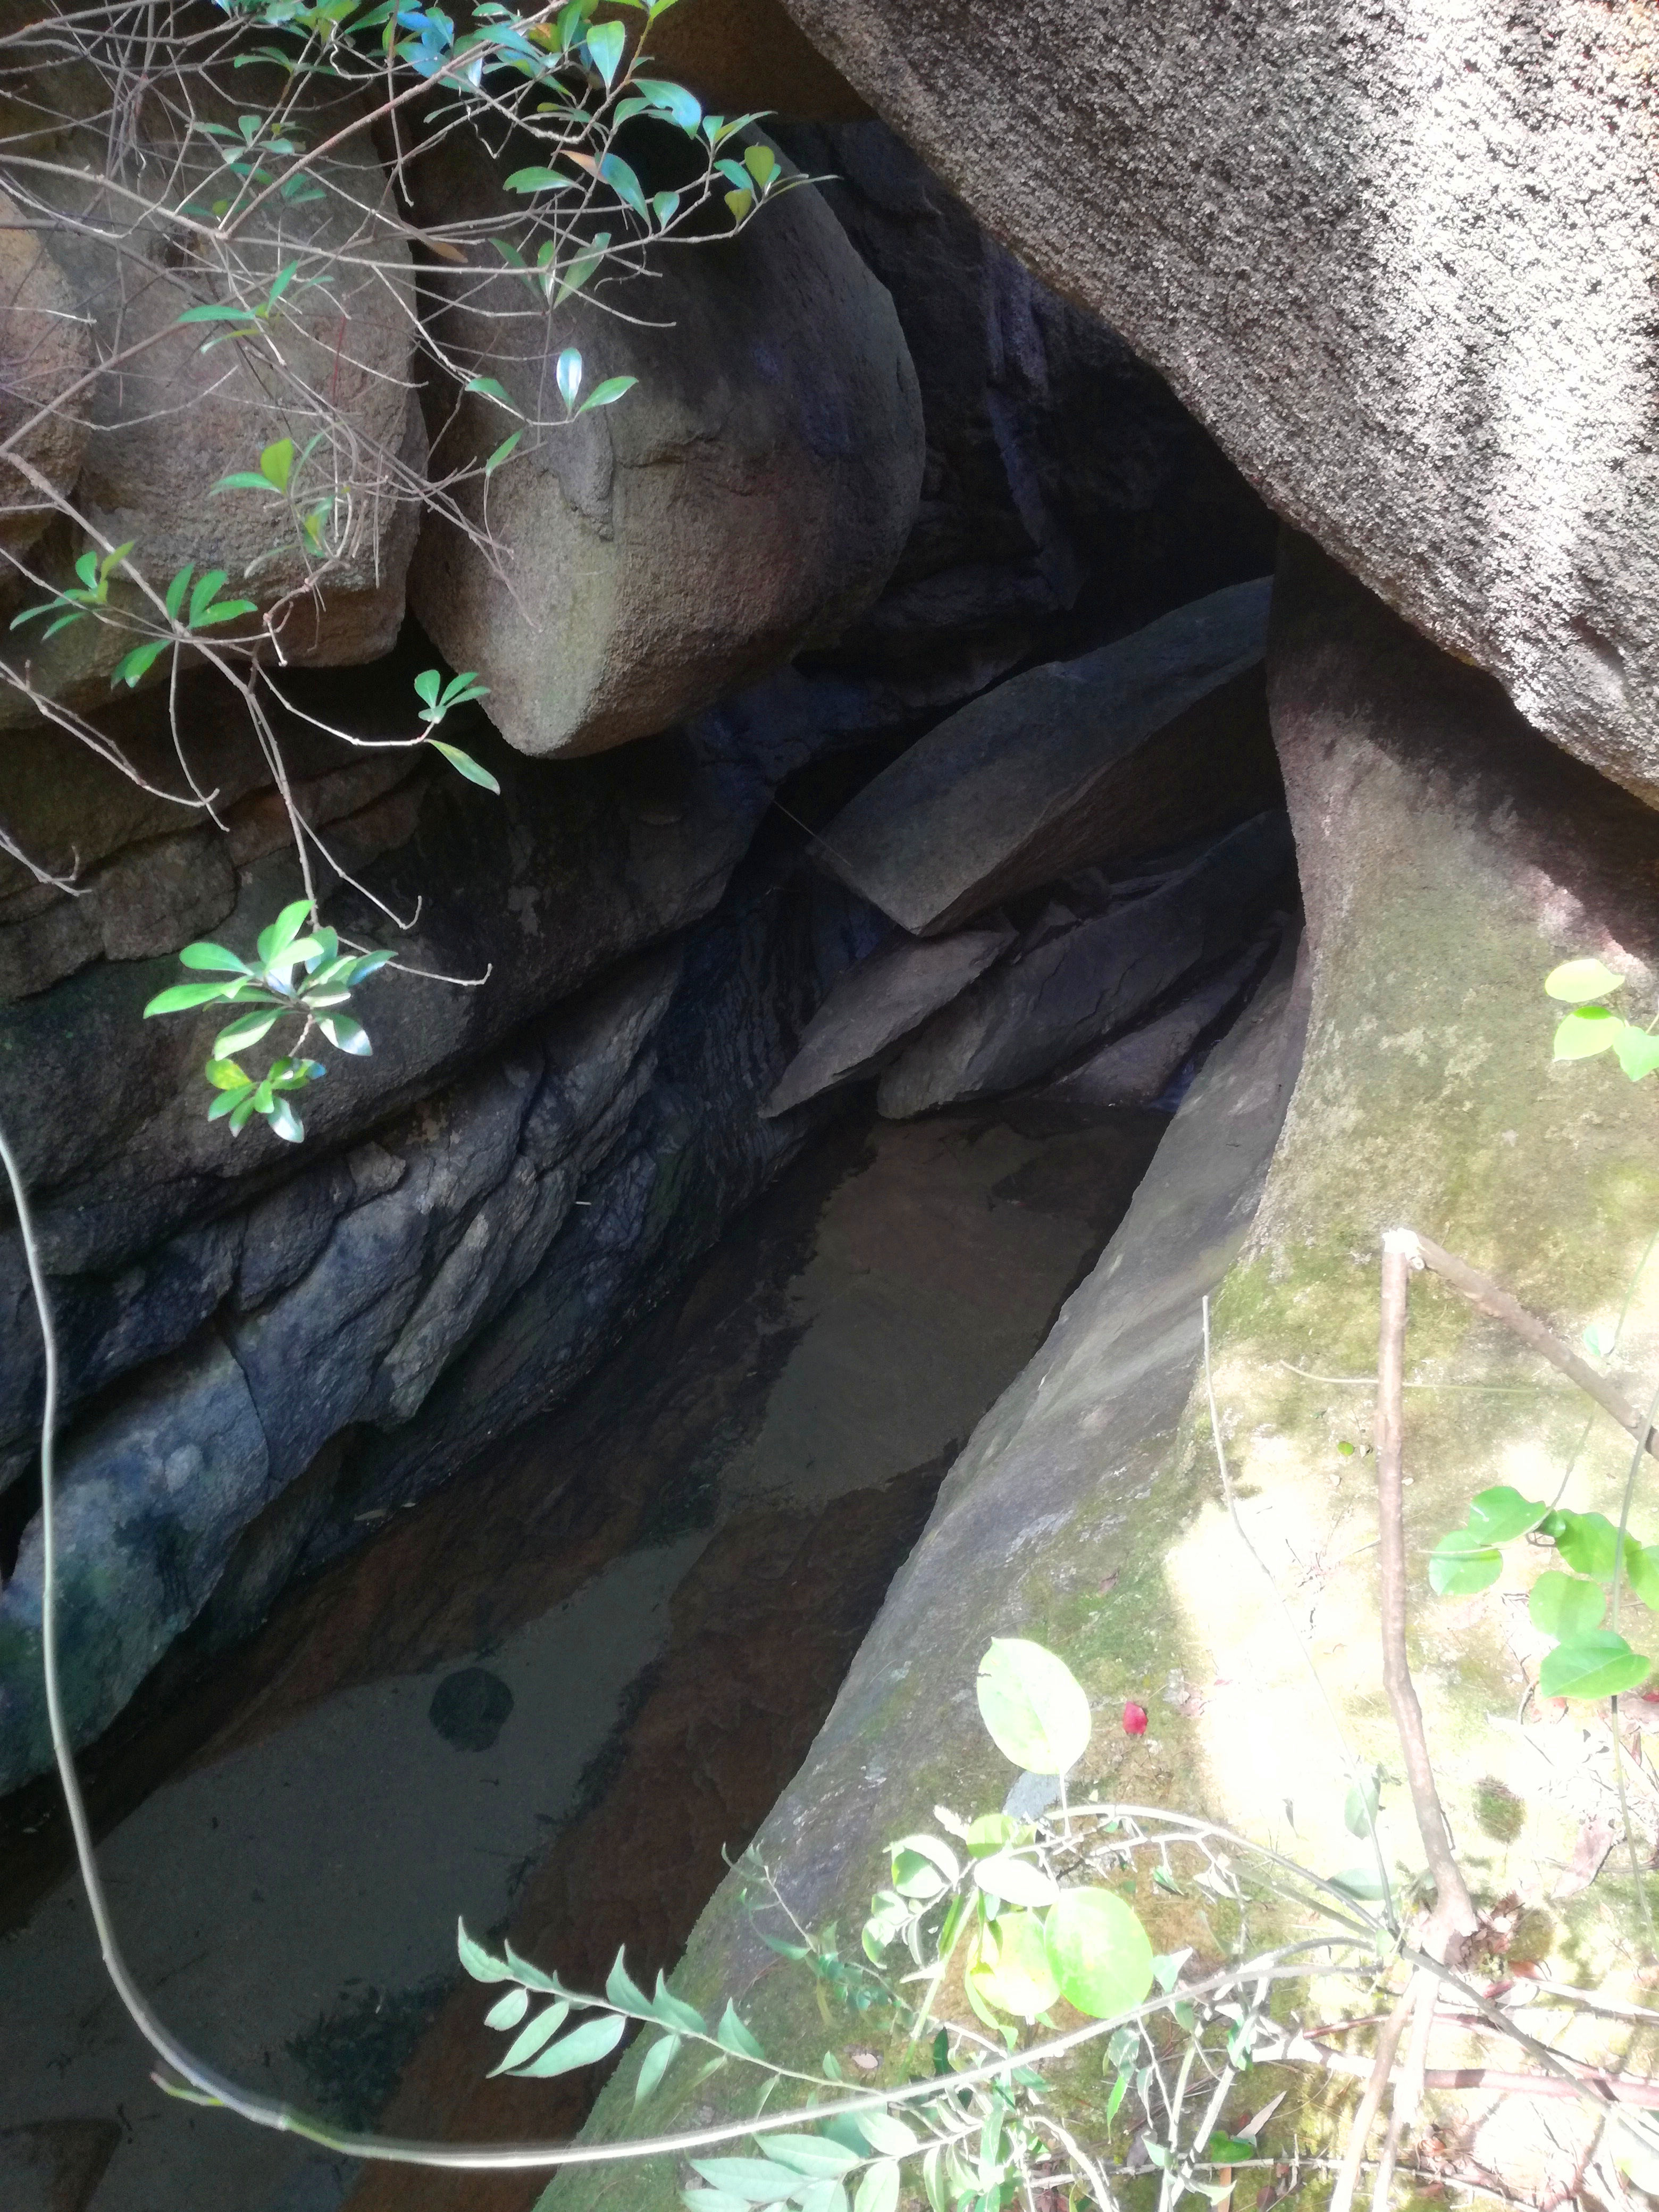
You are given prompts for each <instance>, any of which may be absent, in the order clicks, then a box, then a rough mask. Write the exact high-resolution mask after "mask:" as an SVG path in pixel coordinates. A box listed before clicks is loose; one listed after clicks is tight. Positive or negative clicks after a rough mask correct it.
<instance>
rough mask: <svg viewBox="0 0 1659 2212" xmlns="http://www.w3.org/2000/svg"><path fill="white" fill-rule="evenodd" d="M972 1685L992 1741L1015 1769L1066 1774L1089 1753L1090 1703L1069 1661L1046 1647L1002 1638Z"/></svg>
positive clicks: (1020, 1640)
mask: <svg viewBox="0 0 1659 2212" xmlns="http://www.w3.org/2000/svg"><path fill="white" fill-rule="evenodd" d="M975 1692H976V1694H977V1696H978V1699H979V1710H980V1717H981V1719H982V1720H983V1722H984V1723H985V1726H986V1729H987V1731H988V1733H989V1735H990V1738H991V1741H992V1742H993V1743H994V1744H995V1746H996V1747H997V1749H998V1750H999V1751H1000V1753H1002V1755H1003V1757H1004V1758H1005V1759H1012V1761H1013V1763H1014V1765H1016V1766H1023V1767H1024V1768H1026V1769H1027V1770H1028V1771H1030V1772H1031V1773H1033V1774H1064V1773H1066V1771H1067V1770H1068V1769H1069V1768H1071V1767H1073V1766H1075V1765H1077V1763H1078V1761H1079V1759H1081V1758H1082V1756H1083V1754H1084V1753H1085V1751H1086V1750H1087V1748H1088V1745H1089V1731H1090V1728H1091V1720H1090V1714H1089V1700H1088V1699H1087V1698H1085V1696H1084V1694H1083V1691H1082V1688H1081V1686H1080V1685H1079V1682H1078V1680H1077V1678H1076V1676H1075V1675H1074V1674H1073V1672H1072V1670H1071V1668H1069V1667H1068V1666H1067V1665H1066V1662H1065V1661H1064V1660H1063V1659H1060V1658H1056V1657H1055V1656H1054V1653H1053V1652H1052V1651H1047V1650H1044V1649H1043V1647H1042V1644H1031V1643H1028V1642H1027V1641H1026V1640H1025V1638H1024V1637H1017V1636H1000V1637H998V1638H997V1639H996V1641H995V1642H994V1644H992V1646H991V1648H990V1650H988V1651H987V1653H986V1655H985V1656H984V1658H983V1659H981V1662H980V1667H979V1679H978V1680H977V1681H976V1682H975Z"/></svg>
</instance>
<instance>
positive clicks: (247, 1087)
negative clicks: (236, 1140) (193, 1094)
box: [207, 1082, 253, 1131]
mask: <svg viewBox="0 0 1659 2212" xmlns="http://www.w3.org/2000/svg"><path fill="white" fill-rule="evenodd" d="M241 1106H246V1108H247V1109H248V1112H249V1113H252V1110H253V1085H252V1084H251V1083H246V1082H244V1083H239V1084H238V1085H236V1087H235V1089H234V1090H232V1091H221V1092H220V1093H219V1095H218V1097H216V1099H215V1100H214V1102H213V1103H212V1105H211V1106H210V1107H209V1108H208V1111H207V1117H208V1119H209V1121H218V1119H219V1118H220V1116H221V1115H224V1114H228V1115H231V1116H232V1117H233V1118H232V1121H231V1125H230V1126H231V1128H232V1130H233V1131H234V1130H236V1129H239V1128H240V1127H241V1123H240V1122H239V1121H236V1120H235V1119H234V1115H235V1113H236V1110H237V1109H238V1108H239V1107H241Z"/></svg>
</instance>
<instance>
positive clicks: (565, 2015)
mask: <svg viewBox="0 0 1659 2212" xmlns="http://www.w3.org/2000/svg"><path fill="white" fill-rule="evenodd" d="M569 2017H570V2007H569V2005H568V2003H567V2002H566V2001H565V2000H564V1999H563V1998H562V1997H561V1998H560V1999H559V2001H558V2002H557V2003H556V2004H550V2005H549V2006H548V2007H547V2008H545V2010H544V2011H542V2012H538V2014H537V2015H536V2017H535V2019H534V2020H532V2021H531V2023H530V2025H529V2027H526V2028H523V2029H521V2030H520V2033H518V2034H517V2035H515V2036H514V2037H513V2040H512V2042H511V2043H510V2044H509V2045H507V2051H506V2052H505V2054H504V2056H503V2057H502V2059H501V2063H500V2065H499V2066H492V2067H491V2068H490V2069H489V2074H488V2075H486V2076H485V2079H486V2080H487V2081H494V2080H495V2076H496V2075H498V2074H507V2073H510V2072H511V2071H512V2069H513V2068H514V2067H515V2066H522V2065H523V2064H524V2063H525V2061H526V2059H527V2058H533V2057H535V2055H536V2053H537V2052H538V2051H539V2050H540V2049H541V2048H542V2046H543V2045H544V2044H547V2043H550V2042H551V2041H552V2039H553V2038H554V2037H555V2036H556V2034H557V2033H558V2032H559V2030H560V2029H561V2028H562V2027H563V2026H564V2024H565V2022H566V2021H568V2019H569Z"/></svg>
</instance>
